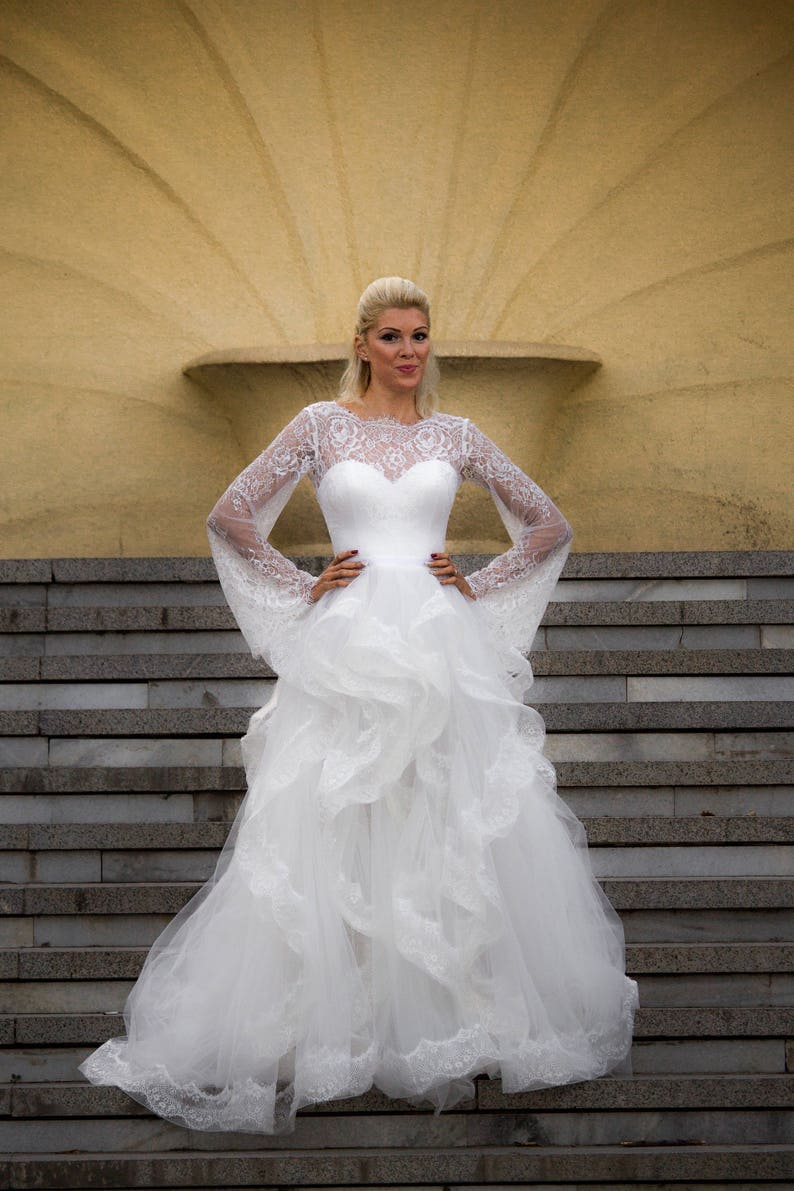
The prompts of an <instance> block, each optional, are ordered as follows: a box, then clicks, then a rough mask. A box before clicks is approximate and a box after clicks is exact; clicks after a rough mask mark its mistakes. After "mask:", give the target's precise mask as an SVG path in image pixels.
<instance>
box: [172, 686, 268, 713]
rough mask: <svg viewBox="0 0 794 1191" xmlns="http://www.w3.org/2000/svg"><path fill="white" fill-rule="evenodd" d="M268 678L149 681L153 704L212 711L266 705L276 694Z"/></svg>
mask: <svg viewBox="0 0 794 1191" xmlns="http://www.w3.org/2000/svg"><path fill="white" fill-rule="evenodd" d="M273 685H274V684H273V682H272V681H271V680H268V679H241V680H227V681H224V680H221V679H218V680H215V681H211V680H206V681H203V682H197V681H191V680H189V679H185V680H183V681H181V682H168V681H161V682H150V683H149V706H150V707H196V708H205V709H207V710H211V709H213V708H216V707H217V708H221V707H244V708H251V709H254V708H258V707H263V706H264V704H265V703H267V701H268V700H269V699H270V697H271V696H272V694H273Z"/></svg>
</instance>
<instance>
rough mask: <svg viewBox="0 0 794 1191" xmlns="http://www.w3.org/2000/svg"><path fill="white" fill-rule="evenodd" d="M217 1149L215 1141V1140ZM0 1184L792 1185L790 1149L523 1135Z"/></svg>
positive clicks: (257, 1156)
mask: <svg viewBox="0 0 794 1191" xmlns="http://www.w3.org/2000/svg"><path fill="white" fill-rule="evenodd" d="M216 1144H217V1140H216ZM0 1178H4V1179H5V1185H6V1186H7V1187H9V1189H12V1191H21V1189H25V1188H34V1187H38V1188H40V1187H49V1188H52V1189H56V1188H80V1187H87V1186H90V1187H101V1186H105V1187H110V1186H112V1187H128V1188H133V1187H157V1188H168V1187H189V1188H209V1187H223V1188H224V1189H225V1191H231V1189H232V1188H237V1187H261V1186H292V1187H294V1186H300V1187H301V1188H302V1189H303V1191H310V1189H312V1188H316V1187H328V1186H336V1187H360V1188H364V1187H366V1188H374V1187H389V1186H390V1187H396V1186H409V1185H411V1186H420V1187H421V1186H424V1187H431V1186H433V1187H441V1186H443V1187H449V1186H451V1185H460V1186H463V1185H469V1186H472V1187H474V1188H478V1187H485V1186H493V1187H505V1186H510V1185H516V1184H518V1185H522V1186H525V1187H526V1186H528V1185H529V1184H535V1185H536V1186H538V1185H539V1186H543V1185H551V1184H555V1185H557V1186H559V1185H560V1184H561V1183H569V1184H570V1183H579V1182H581V1183H583V1184H586V1185H587V1186H588V1188H590V1189H591V1191H594V1187H593V1185H594V1184H596V1185H598V1184H600V1185H602V1186H604V1187H612V1188H615V1189H617V1187H618V1186H619V1185H620V1184H621V1183H623V1184H626V1183H628V1184H631V1183H645V1184H649V1183H650V1184H651V1185H653V1184H654V1183H656V1184H657V1185H658V1186H660V1187H661V1186H664V1187H670V1185H671V1184H674V1183H678V1184H682V1183H683V1184H685V1185H688V1187H689V1189H690V1191H692V1189H693V1188H694V1186H695V1184H696V1183H697V1182H698V1181H705V1182H711V1183H714V1182H722V1183H724V1184H731V1185H736V1184H739V1185H742V1186H743V1187H744V1189H745V1191H750V1189H751V1188H752V1186H753V1184H755V1185H758V1184H759V1182H761V1181H762V1180H763V1181H766V1182H768V1183H769V1182H771V1183H773V1184H774V1183H775V1182H777V1183H781V1182H783V1183H785V1182H786V1181H790V1180H791V1179H792V1178H794V1150H792V1147H791V1146H790V1145H788V1144H777V1145H775V1144H771V1145H770V1144H760V1145H745V1144H741V1143H740V1144H729V1145H712V1144H707V1145H684V1146H678V1145H661V1146H653V1145H642V1144H640V1145H638V1146H636V1147H633V1146H622V1145H617V1146H614V1145H604V1146H591V1145H581V1146H570V1147H569V1146H547V1145H544V1144H542V1143H541V1144H538V1143H537V1142H535V1141H534V1140H533V1139H532V1137H531V1135H530V1134H528V1133H527V1132H526V1127H525V1131H524V1134H523V1137H522V1136H519V1137H517V1138H516V1139H515V1140H514V1141H513V1143H512V1144H509V1145H504V1144H492V1145H487V1146H482V1145H477V1144H476V1143H469V1142H468V1141H464V1142H463V1143H462V1144H461V1145H459V1146H455V1147H449V1146H447V1145H444V1144H443V1142H442V1143H441V1144H439V1142H438V1141H437V1142H434V1143H433V1144H432V1146H428V1147H427V1148H424V1147H420V1148H414V1147H396V1148H395V1147H391V1146H388V1145H385V1146H377V1147H361V1148H357V1147H356V1148H349V1149H348V1148H345V1149H339V1150H335V1151H328V1150H327V1149H325V1148H321V1149H317V1150H311V1149H309V1150H295V1149H293V1150H286V1149H285V1150H279V1151H276V1152H272V1153H264V1152H256V1151H253V1152H251V1151H245V1150H239V1151H235V1152H233V1153H223V1152H217V1151H211V1150H206V1151H201V1152H198V1153H194V1152H191V1151H183V1152H182V1153H180V1154H178V1155H171V1154H167V1153H166V1154H163V1153H159V1152H157V1151H154V1150H151V1149H147V1152H146V1154H145V1156H143V1155H141V1154H139V1153H137V1154H136V1153H134V1152H133V1153H129V1152H128V1153H117V1154H115V1155H113V1156H112V1157H109V1156H106V1155H103V1154H101V1153H81V1154H70V1153H59V1154H58V1155H57V1156H41V1157H39V1158H34V1157H33V1156H30V1155H24V1154H18V1155H14V1156H12V1157H11V1158H9V1159H7V1160H5V1161H2V1162H0Z"/></svg>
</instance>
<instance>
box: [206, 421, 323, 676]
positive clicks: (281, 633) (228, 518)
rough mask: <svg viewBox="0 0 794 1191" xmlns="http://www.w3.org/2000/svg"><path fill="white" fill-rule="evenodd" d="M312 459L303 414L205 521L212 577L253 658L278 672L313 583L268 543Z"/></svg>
mask: <svg viewBox="0 0 794 1191" xmlns="http://www.w3.org/2000/svg"><path fill="white" fill-rule="evenodd" d="M316 455H317V440H316V431H315V424H314V418H313V415H312V413H311V410H310V408H306V409H302V410H301V411H300V413H298V414H297V415H296V416H295V417H294V418H293V419H292V421H291V422H289V423H288V425H286V426H285V427H284V429H283V430H282V431H281V432H280V433H279V434H278V435H277V436H276V438H275V439H274V440H273V442H272V443H271V444H270V445H269V446H268V447H266V448H265V450H264V451H262V452H261V454H260V455H258V456H257V457H256V459H254V460H253V462H252V463H249V464H248V466H247V467H246V468H244V469H243V471H241V472H240V474H239V475H238V476H237V477H236V478H235V479H234V480H232V482H231V484H230V485H229V487H228V488H227V489H226V491H225V492H224V493H223V494H222V496H220V497H219V499H218V500H217V502H216V503H215V505H214V507H213V509H212V511H211V512H210V514H209V516H208V517H207V536H208V538H209V544H210V550H211V552H212V557H213V560H214V562H215V567H216V570H217V572H218V578H219V580H220V583H221V587H222V589H223V594H224V595H225V597H226V600H227V603H228V604H229V607H230V608H231V610H232V612H233V614H234V617H235V619H236V621H237V624H238V625H239V627H240V631H241V632H242V634H243V636H244V637H245V640H246V642H247V644H248V646H249V648H250V649H251V653H252V654H253V656H254V657H262V658H264V659H265V661H267V662H268V663H269V664H270V665H271V666H272V667H273V669H274V670H278V669H279V663H281V662H283V661H284V660H285V659H286V658H287V657H288V656H289V653H290V652H291V650H292V649H293V648H294V646H295V644H296V639H297V637H296V634H299V631H300V629H301V627H302V625H303V622H304V620H305V617H306V616H307V614H308V613H309V612H310V609H311V607H312V597H311V592H312V588H313V587H314V585H315V583H316V582H317V580H316V579H315V578H314V576H313V575H310V574H309V573H308V571H302V570H300V569H299V568H298V567H296V566H295V564H294V563H293V562H291V561H290V560H289V559H288V558H286V557H285V556H284V555H283V554H282V553H281V552H280V551H279V550H277V549H276V548H275V546H272V545H271V544H270V543H269V542H268V541H267V535H268V534H269V533H270V531H271V529H272V528H273V525H274V524H275V522H276V519H277V517H278V515H279V513H280V512H281V511H282V509H283V508H284V505H285V504H286V503H287V501H288V499H289V497H290V495H291V494H292V492H293V490H294V489H295V487H296V485H297V483H298V481H299V480H300V479H301V477H302V476H304V475H306V474H307V473H308V472H310V471H311V470H312V468H313V466H314V463H315V460H316Z"/></svg>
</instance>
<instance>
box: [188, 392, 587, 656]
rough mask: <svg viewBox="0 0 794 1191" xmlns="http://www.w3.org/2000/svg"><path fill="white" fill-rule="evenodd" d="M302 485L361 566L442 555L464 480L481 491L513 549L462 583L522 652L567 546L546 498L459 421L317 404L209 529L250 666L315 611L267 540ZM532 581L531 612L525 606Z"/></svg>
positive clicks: (305, 578) (250, 469) (226, 498)
mask: <svg viewBox="0 0 794 1191" xmlns="http://www.w3.org/2000/svg"><path fill="white" fill-rule="evenodd" d="M304 475H308V476H309V477H310V478H311V481H312V483H313V485H314V489H315V492H316V494H317V498H318V501H319V504H320V507H321V509H322V512H323V515H324V517H325V520H326V524H327V526H328V530H329V533H330V536H331V542H332V546H333V549H334V552H338V551H340V550H344V549H350V548H353V547H355V548H358V549H359V551H360V555H359V556H360V557H362V558H364V559H366V557H367V556H368V555H376V554H378V553H385V554H389V553H396V554H411V555H417V556H424V557H427V556H429V553H430V551H431V550H433V549H435V550H439V549H441V550H443V549H444V537H445V534H446V526H447V521H448V518H449V513H450V510H451V507H452V503H453V500H454V497H455V494H456V492H457V489H458V488H459V486H460V485H461V484H462V483H463V482H464V481H466V480H469V481H472V482H473V483H475V484H478V485H479V486H480V487H482V488H485V489H487V490H488V491H489V492H490V493H491V495H492V497H493V499H494V501H495V503H496V506H497V509H498V510H499V513H500V515H501V517H502V520H503V522H504V524H505V526H506V527H507V530H508V532H509V534H510V536H511V538H512V541H513V545H512V547H511V548H510V549H508V550H506V551H505V552H504V553H503V554H500V555H499V556H497V557H496V558H495V559H493V560H492V561H491V562H490V563H488V565H487V566H485V567H483V568H482V569H481V570H478V571H476V572H475V573H474V574H473V575H469V576H468V582H469V585H470V587H471V590H472V592H473V593H474V595H475V597H476V599H477V603H478V604H481V605H482V607H483V610H484V613H485V614H486V615H490V617H491V620H492V621H493V625H494V627H495V628H501V630H502V635H503V636H504V637H505V639H506V640H507V641H508V642H509V643H510V644H511V645H513V646H514V647H520V648H529V646H530V645H531V638H530V640H529V641H527V640H526V639H525V638H526V636H527V633H528V632H530V631H531V633H532V636H534V631H535V629H536V628H537V623H536V624H535V626H534V629H533V628H532V623H531V622H532V621H533V620H534V619H535V616H536V617H537V622H538V623H539V620H540V616H542V612H543V608H545V603H546V602H547V601H548V598H549V596H550V594H551V590H553V586H554V583H556V579H557V577H558V576H559V573H560V571H561V570H562V567H563V565H564V563H565V558H566V557H567V553H568V550H569V548H570V542H571V539H572V537H573V531H572V529H571V526H570V525H569V523H568V521H567V520H566V519H565V517H564V516H563V514H562V513H561V512H560V510H559V509H558V508H557V506H556V505H555V504H554V502H553V501H552V500H551V499H550V497H548V496H547V495H546V493H545V492H543V491H542V489H541V488H540V487H539V486H538V485H537V484H536V483H535V482H534V480H532V479H530V478H529V476H527V475H525V474H524V472H522V471H521V469H520V468H519V467H517V466H516V464H515V463H513V462H512V461H511V460H510V459H509V458H508V457H507V456H506V455H505V454H504V452H503V451H501V450H500V448H499V447H498V446H497V445H496V444H495V443H493V442H492V441H491V440H490V439H489V438H487V437H486V435H485V434H483V433H482V431H481V430H479V429H478V428H477V427H476V426H475V425H474V424H473V423H472V422H471V421H470V420H469V419H468V418H463V417H457V416H454V415H451V414H445V413H434V414H432V415H430V416H429V417H427V418H425V419H423V420H421V421H419V422H416V423H414V424H411V425H406V424H404V423H401V422H399V421H398V420H397V419H395V418H393V417H389V416H384V417H376V418H362V417H360V416H359V415H358V414H356V413H354V412H353V411H352V410H350V409H348V408H346V407H344V406H342V405H340V404H339V403H338V402H335V401H320V402H315V403H314V404H312V405H308V406H306V407H305V408H304V409H302V410H301V411H300V413H298V414H297V415H296V416H295V417H294V418H293V419H292V421H291V422H289V424H288V425H287V426H285V427H284V429H283V430H282V431H281V432H280V433H279V434H278V435H277V437H276V438H275V439H274V440H273V442H272V443H271V444H270V445H269V446H268V447H267V448H266V449H265V450H264V451H262V453H261V454H260V455H258V456H257V458H256V459H254V460H253V462H251V463H250V464H249V465H248V466H247V467H246V468H245V469H244V470H243V471H242V472H241V473H240V474H239V475H238V476H237V477H236V479H235V480H233V481H232V483H231V484H230V485H229V487H228V488H227V489H226V491H225V492H224V493H223V495H222V496H221V497H220V499H219V500H218V502H217V503H216V505H215V507H214V508H213V509H212V511H211V513H210V515H209V517H208V518H207V529H208V534H209V539H210V547H211V549H212V553H213V557H214V559H215V563H216V566H217V568H218V574H219V577H220V580H221V583H222V585H223V588H224V593H225V595H226V598H227V600H228V601H229V604H230V606H231V607H232V610H233V611H234V613H235V616H236V617H237V620H238V623H239V624H240V628H241V630H242V631H243V633H244V635H245V636H246V640H247V641H248V643H249V645H250V646H251V648H252V651H253V652H254V654H255V655H259V656H263V657H266V658H267V660H269V661H271V664H274V645H275V641H274V635H279V634H280V635H281V636H282V637H283V636H284V634H285V633H287V634H288V635H289V632H288V631H289V629H290V627H293V628H295V627H297V625H296V623H295V622H296V621H298V620H300V618H301V617H302V616H304V615H305V614H306V613H307V612H308V611H309V610H310V609H311V608H312V607H314V606H315V605H314V604H313V603H312V601H311V599H310V592H311V589H312V587H313V586H314V584H315V583H316V578H315V577H314V576H312V575H310V574H308V573H307V572H306V571H302V570H300V569H299V568H298V567H296V566H295V565H294V563H292V562H291V561H290V560H289V559H287V558H285V556H284V555H283V554H281V553H280V551H278V550H277V549H276V548H275V547H274V546H272V545H271V544H270V543H269V542H268V541H267V536H268V534H269V533H270V530H271V529H272V527H273V524H274V523H275V521H276V518H277V517H278V515H279V513H280V512H281V510H282V509H283V507H284V505H285V504H286V502H287V500H288V499H289V496H290V495H291V493H292V491H293V490H294V488H295V486H296V485H297V483H298V481H299V480H300V479H301V477H302V476H304ZM529 581H531V587H532V593H531V594H532V601H531V602H532V609H529V608H528V607H527V606H526V601H527V598H528V597H529V596H530V591H529V589H528V588H527V583H528V582H529ZM549 584H551V586H549ZM544 595H545V599H544V600H543V608H541V609H540V613H539V614H538V613H537V607H538V602H539V599H540V598H542V597H543V596H544ZM318 602H320V601H318ZM522 605H524V607H523V612H522ZM278 652H279V653H282V654H283V651H282V650H278ZM275 668H277V667H275Z"/></svg>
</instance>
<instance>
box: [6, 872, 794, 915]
mask: <svg viewBox="0 0 794 1191" xmlns="http://www.w3.org/2000/svg"><path fill="white" fill-rule="evenodd" d="M202 884H203V882H201V881H146V882H145V881H105V882H93V883H88V882H76V883H67V882H61V881H58V882H41V883H30V884H27V885H22V884H19V885H16V884H5V885H0V917H10V916H13V917H23V916H27V915H39V916H41V915H58V914H65V915H75V914H80V915H90V914H103V915H108V914H130V913H132V914H147V915H148V914H158V913H160V914H172V913H176V911H177V910H179V909H180V908H181V907H182V906H183V905H184V904H185V902H187V901H188V900H189V899H190V898H191V897H192V896H193V895H194V894H195V893H197V892H198V891H199V889H200V888H201V887H202ZM599 885H600V886H601V888H602V889H603V890H604V892H605V893H606V895H607V897H608V898H609V900H610V902H611V903H612V905H613V906H614V907H615V909H617V910H624V911H625V910H678V909H682V910H693V909H695V910H735V909H745V910H758V911H764V910H782V909H789V908H791V907H792V906H794V878H792V877H605V878H603V879H602V880H600V881H599ZM130 900H132V901H133V902H135V901H137V902H138V903H139V908H138V909H135V910H130V909H129V902H130ZM114 906H118V907H119V908H118V909H114Z"/></svg>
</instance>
